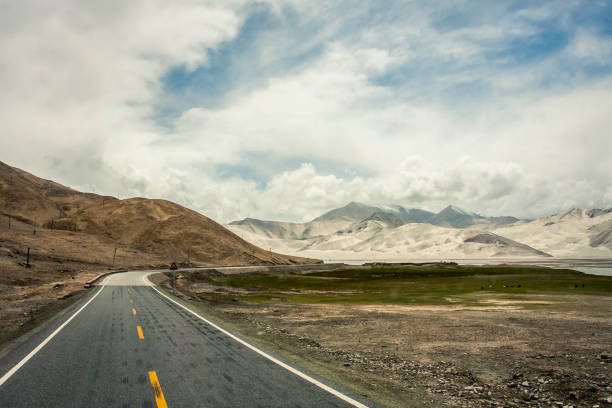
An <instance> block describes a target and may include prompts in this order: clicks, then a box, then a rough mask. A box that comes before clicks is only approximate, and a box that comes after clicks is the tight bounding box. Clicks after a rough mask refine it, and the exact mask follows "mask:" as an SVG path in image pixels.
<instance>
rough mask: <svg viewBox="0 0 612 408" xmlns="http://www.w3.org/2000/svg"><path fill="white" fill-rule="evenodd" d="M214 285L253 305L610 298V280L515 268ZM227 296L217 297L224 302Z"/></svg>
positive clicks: (242, 279) (253, 279) (347, 272)
mask: <svg viewBox="0 0 612 408" xmlns="http://www.w3.org/2000/svg"><path fill="white" fill-rule="evenodd" d="M211 283H212V284H214V285H218V286H225V287H230V288H240V289H243V290H246V291H244V292H243V293H242V294H241V295H239V296H238V298H239V299H241V300H245V301H253V302H269V301H273V302H278V301H282V302H296V303H353V304H412V305H414V304H451V303H455V302H457V300H459V301H461V303H463V304H466V303H467V304H470V303H473V304H477V303H478V300H479V299H480V298H481V297H482V296H481V295H491V296H495V297H496V298H501V299H503V298H504V297H506V298H508V299H513V300H518V299H520V298H521V296H527V295H531V294H547V295H559V296H563V295H567V294H589V295H612V277H609V276H595V275H587V274H583V273H581V272H577V271H573V270H569V269H548V268H539V267H511V266H434V267H378V268H354V269H338V270H333V271H325V272H313V273H309V274H305V275H299V274H284V275H281V276H274V275H264V276H234V277H226V278H220V277H218V278H215V279H214V280H213V281H212V282H211ZM224 296H225V295H223V294H219V295H214V297H215V299H216V300H220V301H221V300H223V299H222V298H223V297H224ZM232 297H234V298H235V297H236V295H232ZM211 300H212V299H211Z"/></svg>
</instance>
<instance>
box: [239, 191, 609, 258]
mask: <svg viewBox="0 0 612 408" xmlns="http://www.w3.org/2000/svg"><path fill="white" fill-rule="evenodd" d="M228 228H230V229H231V230H232V231H233V232H235V233H236V234H239V235H242V236H243V237H244V239H246V240H248V241H251V242H253V243H254V244H256V245H259V246H262V247H264V248H274V249H276V250H279V251H285V252H287V253H292V254H296V255H300V256H309V257H316V258H324V259H365V258H367V259H393V258H397V259H400V258H401V259H408V258H486V257H542V256H572V257H585V256H596V257H610V256H612V209H608V210H599V209H594V210H582V209H573V210H570V211H567V212H564V213H560V214H556V215H553V216H550V217H545V218H541V219H537V220H533V221H530V220H519V219H518V218H515V217H511V216H502V217H485V216H482V215H479V214H476V213H474V212H470V211H466V210H463V209H460V208H458V207H455V206H448V207H446V208H444V209H443V210H441V211H440V212H438V213H433V212H430V211H426V210H422V209H405V208H404V207H402V206H399V205H385V206H370V205H365V204H360V203H355V202H352V203H349V204H348V205H346V206H344V207H341V208H337V209H334V210H331V211H329V212H327V213H325V214H323V215H321V216H320V217H317V218H315V219H314V220H312V221H309V222H307V223H283V222H275V221H260V220H254V219H250V218H247V219H244V220H242V221H236V222H233V223H231V224H230V225H228Z"/></svg>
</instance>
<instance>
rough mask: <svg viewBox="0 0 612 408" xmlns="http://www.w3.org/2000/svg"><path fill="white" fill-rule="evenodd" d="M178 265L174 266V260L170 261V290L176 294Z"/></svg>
mask: <svg viewBox="0 0 612 408" xmlns="http://www.w3.org/2000/svg"><path fill="white" fill-rule="evenodd" d="M177 269H178V267H177V266H176V262H172V264H171V265H170V270H171V271H172V291H173V292H174V294H175V295H176V271H177Z"/></svg>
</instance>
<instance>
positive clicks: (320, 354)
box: [179, 282, 612, 407]
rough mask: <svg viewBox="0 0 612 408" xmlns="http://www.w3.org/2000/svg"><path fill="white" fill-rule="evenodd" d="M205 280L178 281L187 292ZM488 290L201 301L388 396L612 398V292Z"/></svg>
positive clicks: (417, 402) (498, 401) (220, 315)
mask: <svg viewBox="0 0 612 408" xmlns="http://www.w3.org/2000/svg"><path fill="white" fill-rule="evenodd" d="M197 285H198V284H196V286H194V287H190V286H189V284H188V282H179V288H182V289H183V291H184V293H185V295H184V296H183V297H184V298H186V299H191V296H193V292H192V291H190V290H192V289H194V288H195V287H198V286H197ZM200 290H201V285H200ZM214 290H216V291H219V290H221V289H220V288H218V287H215V288H214ZM477 296H478V297H479V299H478V303H479V306H473V302H471V305H470V306H466V305H462V304H461V302H462V300H461V299H451V300H454V301H456V304H451V305H446V306H441V305H432V306H427V305H418V306H409V305H346V304H295V303H287V302H281V301H279V302H278V303H269V302H268V303H259V302H258V303H254V302H244V301H242V300H241V301H236V302H225V303H218V302H206V301H200V302H193V303H196V304H197V305H198V307H200V308H201V309H202V310H203V311H204V312H205V313H209V314H212V315H213V316H215V317H216V318H217V319H219V320H221V321H222V322H225V323H226V324H228V325H230V326H231V327H233V328H234V329H235V330H238V331H239V332H240V333H242V334H243V335H245V336H247V337H249V338H251V339H252V340H253V341H254V342H257V343H260V344H262V345H264V346H265V347H269V348H272V349H274V350H276V351H277V352H278V353H280V354H282V355H284V356H285V357H286V358H289V359H293V360H294V361H296V362H297V363H300V364H303V365H305V366H306V367H308V368H310V369H312V370H313V371H314V372H319V373H320V374H321V375H324V376H327V377H328V378H334V379H336V380H337V381H338V382H340V383H344V384H349V385H350V387H352V388H353V389H354V390H356V392H358V393H360V394H363V395H367V396H368V397H370V398H372V399H373V400H375V401H377V402H380V403H382V404H383V405H385V406H396V407H410V406H424V407H425V406H431V407H439V406H452V407H481V406H500V407H501V406H504V407H512V406H520V407H551V406H552V407H556V406H558V407H570V406H572V407H597V406H600V407H605V406H612V381H611V380H612V368H611V366H610V364H611V363H612V297H610V296H593V295H563V296H560V295H524V294H523V295H521V296H520V297H518V296H517V297H516V299H512V298H510V299H508V297H507V296H506V297H504V299H500V298H498V297H497V295H496V294H493V293H487V292H483V293H479V294H478V295H477Z"/></svg>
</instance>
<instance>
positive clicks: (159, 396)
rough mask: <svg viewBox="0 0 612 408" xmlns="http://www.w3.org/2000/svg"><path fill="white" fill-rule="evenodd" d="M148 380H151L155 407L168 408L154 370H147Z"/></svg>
mask: <svg viewBox="0 0 612 408" xmlns="http://www.w3.org/2000/svg"><path fill="white" fill-rule="evenodd" d="M149 380H150V381H151V386H152V387H153V393H154V394H155V402H156V403H157V408H168V405H167V404H166V399H165V398H164V393H163V392H162V389H161V385H159V380H158V379H157V373H156V372H155V371H149Z"/></svg>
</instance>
